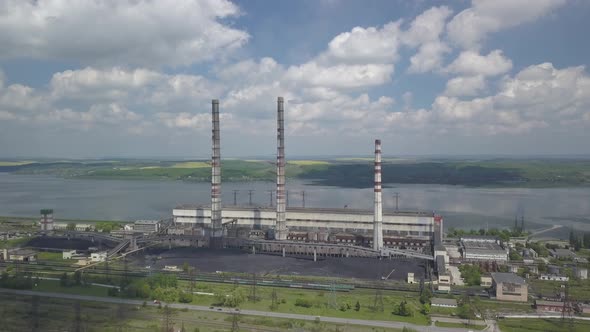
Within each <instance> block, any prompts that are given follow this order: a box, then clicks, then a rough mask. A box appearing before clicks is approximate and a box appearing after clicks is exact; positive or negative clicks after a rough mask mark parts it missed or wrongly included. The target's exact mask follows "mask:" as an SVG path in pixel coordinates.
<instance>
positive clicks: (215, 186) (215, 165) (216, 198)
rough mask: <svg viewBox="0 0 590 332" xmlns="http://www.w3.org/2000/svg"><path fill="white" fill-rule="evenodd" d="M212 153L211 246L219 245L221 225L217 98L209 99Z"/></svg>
mask: <svg viewBox="0 0 590 332" xmlns="http://www.w3.org/2000/svg"><path fill="white" fill-rule="evenodd" d="M211 115H212V116H211V120H212V122H213V136H212V141H213V155H212V157H211V238H212V241H211V246H214V247H215V246H219V242H220V241H219V239H221V236H222V235H223V229H222V227H221V143H220V134H219V100H217V99H213V100H212V101H211Z"/></svg>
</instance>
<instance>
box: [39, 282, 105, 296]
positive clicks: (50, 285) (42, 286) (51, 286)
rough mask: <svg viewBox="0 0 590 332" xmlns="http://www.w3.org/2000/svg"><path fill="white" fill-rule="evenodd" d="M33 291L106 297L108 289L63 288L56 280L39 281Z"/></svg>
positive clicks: (87, 287) (86, 287) (94, 287)
mask: <svg viewBox="0 0 590 332" xmlns="http://www.w3.org/2000/svg"><path fill="white" fill-rule="evenodd" d="M32 290H34V291H40V292H53V293H65V294H77V295H90V296H105V297H106V296H108V288H107V287H100V286H69V287H63V286H61V285H60V283H59V281H58V280H40V282H39V284H38V285H37V286H35V287H33V289H32Z"/></svg>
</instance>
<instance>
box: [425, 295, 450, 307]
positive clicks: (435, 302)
mask: <svg viewBox="0 0 590 332" xmlns="http://www.w3.org/2000/svg"><path fill="white" fill-rule="evenodd" d="M430 305H431V306H432V307H442V308H457V300H455V299H441V298H437V297H433V298H432V299H431V300H430Z"/></svg>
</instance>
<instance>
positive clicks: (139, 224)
mask: <svg viewBox="0 0 590 332" xmlns="http://www.w3.org/2000/svg"><path fill="white" fill-rule="evenodd" d="M133 231H134V232H137V233H144V234H151V233H157V232H159V231H160V221H159V220H137V221H135V222H134V223H133Z"/></svg>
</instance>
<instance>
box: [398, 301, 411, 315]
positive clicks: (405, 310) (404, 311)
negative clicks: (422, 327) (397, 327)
mask: <svg viewBox="0 0 590 332" xmlns="http://www.w3.org/2000/svg"><path fill="white" fill-rule="evenodd" d="M393 313H394V314H396V315H398V316H406V317H409V316H414V311H413V310H412V308H411V307H410V305H409V304H408V302H407V301H406V300H403V301H401V302H400V304H399V305H398V306H397V307H396V308H395V309H394V311H393Z"/></svg>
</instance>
